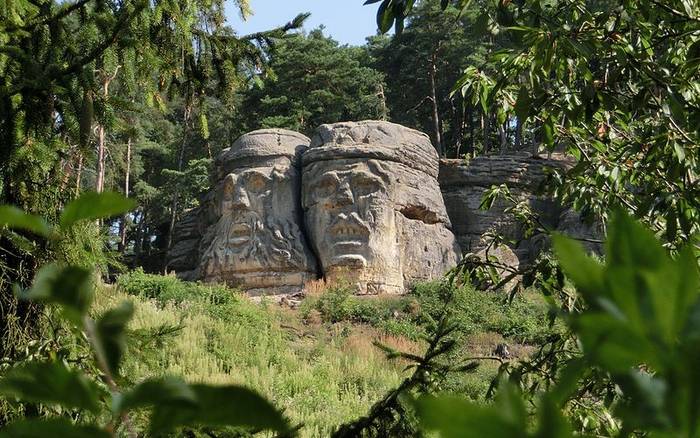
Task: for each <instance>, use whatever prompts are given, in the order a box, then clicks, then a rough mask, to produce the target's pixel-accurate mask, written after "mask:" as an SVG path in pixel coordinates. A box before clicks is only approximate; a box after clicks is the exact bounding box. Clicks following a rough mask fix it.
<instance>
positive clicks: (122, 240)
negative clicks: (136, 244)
mask: <svg viewBox="0 0 700 438" xmlns="http://www.w3.org/2000/svg"><path fill="white" fill-rule="evenodd" d="M130 174H131V137H129V138H128V139H127V141H126V173H125V175H124V196H126V197H127V198H128V197H129V177H130ZM126 220H127V214H126V213H125V214H124V215H123V216H122V221H121V222H120V223H119V252H121V253H122V254H124V251H126Z"/></svg>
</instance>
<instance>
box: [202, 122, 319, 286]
mask: <svg viewBox="0 0 700 438" xmlns="http://www.w3.org/2000/svg"><path fill="white" fill-rule="evenodd" d="M308 144H309V139H308V138H307V137H305V136H303V135H301V134H299V133H296V132H293V131H287V130H281V129H265V130H259V131H254V132H251V133H249V134H245V135H243V136H241V137H240V138H239V139H238V140H236V142H235V143H234V144H233V145H232V146H231V147H230V148H227V149H224V150H223V151H222V152H221V154H220V155H219V157H218V158H217V160H216V171H215V180H216V181H219V183H218V185H217V187H216V189H215V200H214V202H213V208H210V209H209V213H210V214H212V215H213V217H214V220H206V219H204V218H202V215H201V213H200V218H202V220H203V221H204V222H205V223H206V222H210V223H211V222H215V223H214V224H213V225H211V226H209V227H208V229H207V230H206V232H205V233H203V236H202V240H201V242H200V244H199V251H200V254H201V256H200V259H199V262H198V273H196V277H198V278H201V279H203V280H205V281H222V282H226V283H228V284H230V285H232V286H239V287H241V288H242V289H244V290H246V291H247V292H248V293H249V294H251V295H261V294H265V295H268V294H275V295H281V294H285V293H290V292H296V291H298V290H299V289H301V287H302V286H303V284H304V283H305V282H306V281H307V280H309V279H312V278H315V277H316V263H315V259H314V257H313V255H312V254H311V252H310V251H309V248H308V246H307V244H306V240H305V238H304V235H303V233H302V231H301V227H300V225H301V224H302V216H301V210H300V208H299V207H300V202H299V184H300V174H299V168H298V165H299V158H300V156H301V153H302V152H303V151H304V150H305V149H306V148H307V146H308Z"/></svg>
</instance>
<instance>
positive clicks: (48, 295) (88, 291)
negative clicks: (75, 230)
mask: <svg viewBox="0 0 700 438" xmlns="http://www.w3.org/2000/svg"><path fill="white" fill-rule="evenodd" d="M93 295H94V284H93V277H92V272H91V271H90V270H88V269H85V268H80V267H77V266H67V267H59V266H58V265H56V264H48V265H46V266H44V267H42V268H41V269H40V270H39V272H38V273H37V274H36V276H35V277H34V283H32V287H31V288H29V289H27V290H25V291H22V292H20V293H19V298H20V299H24V300H32V301H38V302H42V303H47V304H58V305H60V306H62V307H63V310H64V312H65V314H66V316H67V317H68V318H69V319H71V321H73V322H74V323H75V324H77V325H81V324H82V316H83V315H85V314H86V313H87V311H88V309H89V308H90V305H91V304H92V299H93Z"/></svg>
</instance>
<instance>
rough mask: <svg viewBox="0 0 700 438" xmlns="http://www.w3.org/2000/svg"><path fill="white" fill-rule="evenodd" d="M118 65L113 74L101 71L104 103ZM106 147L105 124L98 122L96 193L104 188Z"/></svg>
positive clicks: (115, 75)
mask: <svg viewBox="0 0 700 438" xmlns="http://www.w3.org/2000/svg"><path fill="white" fill-rule="evenodd" d="M120 67H121V66H119V65H118V66H117V67H116V68H115V69H114V74H112V75H111V76H110V75H107V74H106V73H104V72H103V79H102V98H103V101H104V103H105V105H106V103H107V98H108V97H109V84H110V83H111V82H112V81H113V80H114V78H116V77H117V72H119V68H120ZM106 147H107V146H106V145H105V126H104V124H103V123H100V124H99V125H98V126H97V178H96V180H95V191H96V192H97V193H101V192H103V191H104V188H105V159H106V157H107V150H106Z"/></svg>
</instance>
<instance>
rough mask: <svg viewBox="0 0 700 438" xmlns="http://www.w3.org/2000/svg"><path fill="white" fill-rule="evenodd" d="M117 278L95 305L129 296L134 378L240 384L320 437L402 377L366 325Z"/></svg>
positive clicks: (213, 291) (169, 281) (228, 293)
mask: <svg viewBox="0 0 700 438" xmlns="http://www.w3.org/2000/svg"><path fill="white" fill-rule="evenodd" d="M118 284H119V287H117V288H113V287H105V288H103V289H102V290H101V292H100V294H99V296H98V300H97V307H98V308H97V309H96V311H98V312H99V311H100V308H108V307H110V306H113V305H114V304H116V303H117V302H119V301H121V300H125V299H130V300H132V301H133V302H134V303H135V305H136V315H135V318H134V321H133V323H132V325H131V327H130V329H131V330H132V332H133V336H132V337H131V340H130V342H129V344H130V350H129V352H128V354H127V360H126V363H125V365H124V368H123V372H122V374H123V375H124V376H125V379H127V380H128V381H131V382H135V381H139V380H141V379H143V378H145V377H149V376H158V375H172V374H177V375H181V376H183V377H184V378H185V379H187V380H189V381H196V382H208V383H220V384H232V383H235V384H243V385H246V386H249V387H252V388H254V389H256V390H258V391H259V392H261V393H262V394H264V395H266V396H268V397H269V398H270V399H272V400H274V401H275V402H276V404H277V406H279V407H281V408H283V409H284V410H285V412H286V414H287V415H288V416H289V417H290V418H291V419H292V421H294V422H296V423H303V424H304V428H303V429H302V435H303V436H325V435H328V434H329V433H330V432H331V431H332V430H333V429H334V428H335V426H337V425H339V424H341V423H343V422H346V421H348V420H350V419H353V418H356V417H359V416H361V415H362V414H364V413H365V412H366V411H367V410H368V409H369V407H370V406H371V405H372V403H373V402H375V401H376V400H378V399H380V398H381V397H382V396H383V395H384V393H385V392H386V391H388V390H389V389H391V388H392V387H394V386H396V385H397V384H398V383H399V382H400V381H401V380H402V378H403V373H402V368H401V367H402V364H400V363H393V362H392V363H390V362H388V361H387V360H386V359H385V358H384V356H383V354H382V353H381V352H380V351H378V350H377V349H375V348H373V347H372V346H371V341H372V339H373V338H374V337H377V336H380V333H379V332H377V331H376V330H372V329H371V328H365V332H363V333H362V334H361V335H360V334H358V333H357V332H353V331H352V330H345V329H343V327H342V326H340V325H337V326H334V327H327V329H322V330H319V328H318V327H316V328H309V327H308V326H304V325H303V324H301V323H300V322H299V318H298V316H297V315H295V314H291V313H287V312H285V311H283V310H281V309H279V307H278V306H276V305H274V304H270V303H265V302H263V303H262V304H255V303H252V302H249V301H248V300H247V299H245V298H242V297H241V296H239V295H238V294H237V293H236V292H235V291H233V290H231V289H228V288H225V287H222V286H205V285H198V284H184V283H182V282H179V280H176V279H174V278H173V277H157V276H147V275H146V274H143V273H139V272H136V273H130V274H126V276H122V278H120V281H119V282H118ZM168 285H170V287H168ZM129 292H131V293H132V294H131V295H130V294H129Z"/></svg>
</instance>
